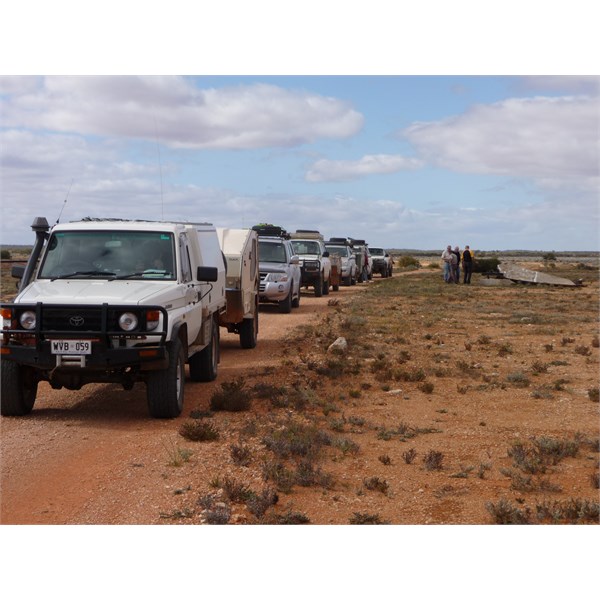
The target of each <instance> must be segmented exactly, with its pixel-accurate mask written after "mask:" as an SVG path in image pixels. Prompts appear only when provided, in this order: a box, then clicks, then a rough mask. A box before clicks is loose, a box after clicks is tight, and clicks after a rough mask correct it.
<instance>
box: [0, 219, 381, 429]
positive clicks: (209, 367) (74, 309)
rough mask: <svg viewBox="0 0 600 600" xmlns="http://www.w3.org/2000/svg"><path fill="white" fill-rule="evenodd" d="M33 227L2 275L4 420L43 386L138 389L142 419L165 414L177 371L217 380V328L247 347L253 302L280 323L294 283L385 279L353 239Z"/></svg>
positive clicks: (178, 408)
mask: <svg viewBox="0 0 600 600" xmlns="http://www.w3.org/2000/svg"><path fill="white" fill-rule="evenodd" d="M32 229H33V231H34V232H35V235H36V242H35V245H34V247H33V250H32V253H31V256H30V257H29V260H28V262H27V265H26V266H25V267H22V266H19V267H13V276H14V277H17V278H18V279H19V280H20V282H19V285H18V294H17V296H16V298H15V299H14V300H13V301H12V302H7V303H2V304H1V305H0V314H1V317H2V319H1V327H2V329H1V360H2V365H1V369H0V373H1V389H0V393H1V414H2V415H5V416H21V415H26V414H28V413H29V412H31V410H32V409H33V407H34V404H35V400H36V395H37V388H38V384H39V382H41V381H47V382H48V383H49V384H50V385H51V386H52V387H53V388H55V389H60V388H63V387H64V388H67V389H71V390H78V389H80V388H81V387H83V386H84V385H86V384H88V383H94V382H100V383H120V384H121V385H122V386H123V388H124V389H131V388H132V387H133V385H134V384H135V383H136V382H142V383H145V385H146V399H147V404H148V411H149V413H150V415H151V416H152V417H156V418H174V417H177V416H179V415H180V414H181V412H182V410H183V402H184V387H185V365H186V363H187V364H188V366H189V377H190V379H191V380H192V381H212V380H214V379H215V378H216V377H217V373H218V364H219V361H220V334H219V331H220V327H224V328H226V329H227V331H228V332H230V333H236V334H238V335H239V336H240V345H241V347H242V348H247V349H251V348H254V347H255V346H256V345H257V341H258V331H259V310H258V307H259V302H260V303H275V304H277V305H278V307H279V311H280V312H282V313H289V312H291V310H292V308H296V307H298V306H299V305H300V297H301V287H302V286H313V288H314V294H315V296H321V295H323V294H328V293H329V289H330V287H331V288H332V289H333V290H334V291H338V290H339V286H340V284H341V283H343V284H344V285H355V284H356V282H357V280H359V279H360V280H366V278H369V276H370V277H372V273H373V272H375V273H381V275H382V277H388V276H390V275H391V273H392V270H391V264H392V263H391V258H390V257H389V255H388V254H387V253H386V252H385V251H383V249H381V248H374V249H373V259H372V261H370V260H369V252H368V250H369V249H368V245H367V244H366V243H365V241H364V240H352V239H351V238H331V239H330V240H328V241H326V242H325V241H324V240H323V236H322V235H321V234H320V233H319V232H318V231H315V230H297V231H296V232H295V233H293V234H291V235H290V234H288V233H287V232H286V231H285V230H284V229H283V228H281V227H278V226H274V225H270V224H263V225H257V226H255V227H253V228H252V229H231V228H227V229H226V228H215V227H214V226H213V225H211V224H209V223H187V222H174V221H173V222H162V221H161V222H157V221H141V220H136V221H131V220H120V219H91V218H86V219H83V220H81V221H77V222H72V223H67V224H60V225H59V224H56V225H55V226H54V227H52V228H50V227H49V225H48V222H47V221H46V219H45V218H43V217H38V218H37V219H36V220H35V221H34V223H33V225H32ZM290 238H291V239H290ZM382 254H383V256H382ZM357 260H358V263H357ZM369 263H371V264H370V267H371V268H369ZM381 265H383V266H381ZM361 278H364V279H361Z"/></svg>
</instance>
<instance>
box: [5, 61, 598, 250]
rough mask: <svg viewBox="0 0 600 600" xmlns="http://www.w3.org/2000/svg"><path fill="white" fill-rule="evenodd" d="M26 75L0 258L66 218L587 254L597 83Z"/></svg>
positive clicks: (573, 78) (569, 79) (8, 159)
mask: <svg viewBox="0 0 600 600" xmlns="http://www.w3.org/2000/svg"><path fill="white" fill-rule="evenodd" d="M371 61H373V58H372V57H371ZM375 62H376V61H375ZM32 63H33V64H30V63H26V68H25V69H23V70H21V71H20V72H19V71H17V73H15V74H13V75H5V76H2V77H1V78H0V103H1V112H0V116H1V122H0V139H1V142H2V143H1V154H0V177H1V184H2V190H1V192H2V193H1V197H2V229H1V232H0V233H1V240H2V243H4V244H10V243H29V242H30V241H31V239H32V235H31V231H30V228H29V225H30V223H31V222H32V220H33V218H34V217H35V216H38V215H44V216H46V217H47V218H48V220H49V222H51V223H54V222H55V221H56V219H57V218H58V215H59V213H60V212H61V210H62V211H63V212H62V216H61V222H65V221H68V220H75V219H79V218H81V217H85V216H107V217H122V218H148V219H163V218H164V219H177V220H190V221H209V222H212V223H214V224H215V225H217V226H223V227H249V226H251V225H253V224H255V223H258V222H273V223H277V224H281V225H283V226H284V227H286V228H288V229H290V230H294V229H296V228H309V229H319V230H321V231H322V232H323V233H324V235H326V236H328V237H330V236H351V237H356V238H365V239H366V240H367V241H368V242H369V243H370V244H371V245H373V246H385V247H388V248H415V249H424V250H425V249H441V248H444V247H445V246H446V245H447V244H452V245H453V246H454V245H459V246H461V247H462V246H464V245H465V244H469V245H470V246H471V247H472V248H475V249H479V250H495V249H497V250H504V249H530V250H536V249H538V250H598V249H600V246H599V240H598V212H599V211H598V190H599V179H600V177H599V155H598V140H599V120H600V116H599V115H600V109H599V102H598V96H599V89H600V78H599V77H598V76H590V75H567V76H555V75H552V73H547V72H546V73H542V75H541V76H535V77H534V76H529V75H527V74H517V75H505V74H502V73H499V74H493V75H469V74H465V75H444V74H425V73H426V71H427V69H423V71H422V73H423V74H421V73H419V72H418V68H417V72H416V73H414V74H412V73H411V74H397V75H376V74H367V75H362V74H359V75H357V74H351V73H350V74H348V70H346V69H344V68H340V69H339V71H330V72H329V73H331V72H334V73H335V72H339V73H343V74H340V75H331V74H322V75H310V76H308V75H305V74H290V75H284V76H281V75H279V76H274V75H269V74H266V75H220V74H219V70H218V66H217V67H216V69H215V66H214V65H211V66H212V68H213V69H215V70H216V73H215V72H214V71H213V72H210V71H209V70H206V71H205V72H210V74H209V75H206V76H181V75H179V74H178V71H177V70H175V71H174V72H172V73H171V74H169V75H164V76H154V75H152V74H148V73H147V72H146V71H147V69H148V66H147V64H144V65H143V66H141V68H140V69H139V70H138V71H137V72H139V73H142V75H140V76H138V75H132V74H131V73H135V72H136V71H135V70H132V71H128V73H130V74H119V71H118V69H115V68H114V66H113V67H111V66H110V65H111V61H110V60H109V66H108V67H103V68H101V69H100V73H98V71H96V72H94V70H93V68H90V69H89V72H88V71H87V70H86V69H85V68H84V69H81V67H80V68H77V67H75V70H72V69H73V66H72V65H70V64H69V65H68V67H67V68H66V69H64V70H62V71H61V72H63V73H64V74H63V75H56V76H45V75H43V73H44V72H54V71H53V69H52V68H49V67H48V66H46V67H44V66H43V65H42V66H41V68H40V67H38V64H37V62H36V60H33V61H32ZM85 64H86V65H87V63H85ZM202 64H203V62H202V61H199V62H198V63H197V65H196V68H197V69H198V72H201V71H202V68H201V65H202ZM175 67H177V64H175ZM230 68H231V67H230V66H229V65H228V66H227V67H226V68H224V69H223V71H222V72H227V70H228V69H230ZM246 68H247V67H246ZM31 69H32V70H31ZM70 69H71V70H70ZM113 69H114V70H113ZM313 69H314V67H313ZM243 71H244V69H243V68H241V69H240V70H239V71H238V72H240V73H242V72H243ZM2 72H5V73H6V72H7V71H6V70H4V71H2ZM24 72H25V73H29V74H23V73H24ZM150 72H151V73H152V72H160V71H152V69H150ZM180 72H181V73H183V72H194V71H193V70H191V69H190V67H189V65H188V64H184V65H182V70H181V71H180ZM259 72H260V71H259ZM263 72H266V73H268V70H265V71H263ZM274 72H285V71H281V70H278V69H276V70H275V71H274ZM307 72H315V73H318V69H314V70H312V69H311V68H310V67H309V69H308V71H307ZM439 72H442V71H441V70H440V71H439ZM479 72H480V73H481V72H482V73H485V71H479ZM531 72H536V71H531ZM537 72H541V71H537ZM113 73H114V75H113ZM290 73H293V69H290ZM67 194H68V200H67V202H66V203H65V198H66V197H67Z"/></svg>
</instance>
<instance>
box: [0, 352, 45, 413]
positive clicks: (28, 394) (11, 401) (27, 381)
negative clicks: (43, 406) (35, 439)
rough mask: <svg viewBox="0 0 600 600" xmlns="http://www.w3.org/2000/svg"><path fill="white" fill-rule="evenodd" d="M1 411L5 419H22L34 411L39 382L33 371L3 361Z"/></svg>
mask: <svg viewBox="0 0 600 600" xmlns="http://www.w3.org/2000/svg"><path fill="white" fill-rule="evenodd" d="M1 374H2V379H1V391H0V396H1V410H0V414H2V416H3V417H22V416H23V415H28V414H29V413H30V412H31V411H32V410H33V405H34V404H35V397H36V395H37V387H38V380H37V379H36V377H35V373H34V372H33V369H30V368H28V367H23V366H21V365H19V364H17V363H16V362H12V361H10V360H3V361H2V369H1Z"/></svg>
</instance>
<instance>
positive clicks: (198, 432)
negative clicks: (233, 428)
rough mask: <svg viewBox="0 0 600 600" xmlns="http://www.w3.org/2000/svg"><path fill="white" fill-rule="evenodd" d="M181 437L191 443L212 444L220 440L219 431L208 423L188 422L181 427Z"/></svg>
mask: <svg viewBox="0 0 600 600" xmlns="http://www.w3.org/2000/svg"><path fill="white" fill-rule="evenodd" d="M179 435H180V436H182V437H184V438H185V439H186V440H190V441H191V442H210V441H213V440H218V439H219V431H218V429H217V428H216V427H215V426H214V425H213V424H212V423H207V422H206V421H199V420H193V421H186V422H185V423H182V424H181V426H180V427H179Z"/></svg>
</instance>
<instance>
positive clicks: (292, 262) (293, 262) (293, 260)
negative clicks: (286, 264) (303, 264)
mask: <svg viewBox="0 0 600 600" xmlns="http://www.w3.org/2000/svg"><path fill="white" fill-rule="evenodd" d="M299 264H300V257H299V256H298V255H296V254H294V256H292V258H290V265H299Z"/></svg>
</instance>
